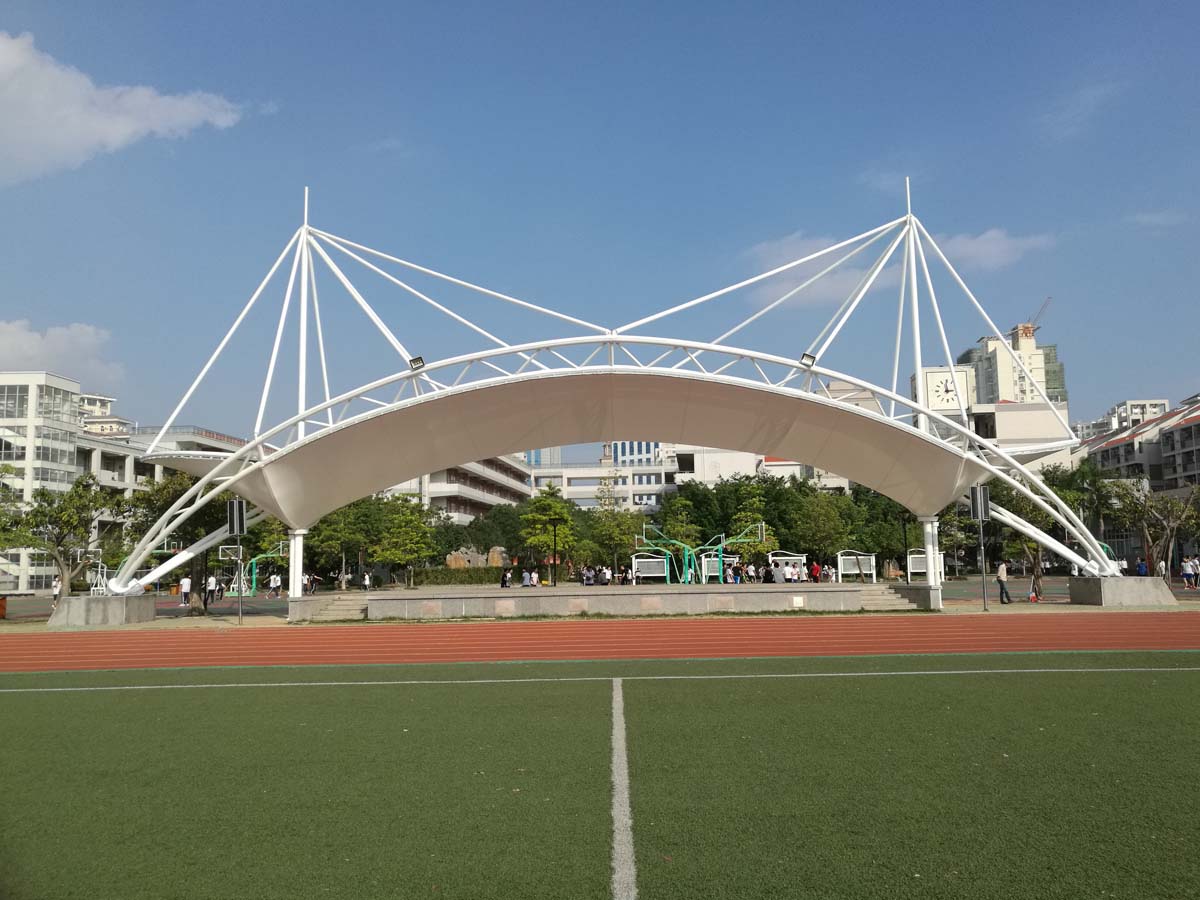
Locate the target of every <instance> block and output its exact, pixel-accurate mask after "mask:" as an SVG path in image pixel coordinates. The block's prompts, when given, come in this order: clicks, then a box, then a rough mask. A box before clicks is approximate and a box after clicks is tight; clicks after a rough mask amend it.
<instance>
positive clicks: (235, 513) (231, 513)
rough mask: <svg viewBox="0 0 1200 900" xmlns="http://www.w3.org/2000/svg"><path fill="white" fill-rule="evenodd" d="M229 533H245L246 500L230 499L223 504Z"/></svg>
mask: <svg viewBox="0 0 1200 900" xmlns="http://www.w3.org/2000/svg"><path fill="white" fill-rule="evenodd" d="M225 514H226V519H227V521H228V523H229V533H230V534H245V533H246V501H245V500H230V501H228V502H227V503H226V505H225Z"/></svg>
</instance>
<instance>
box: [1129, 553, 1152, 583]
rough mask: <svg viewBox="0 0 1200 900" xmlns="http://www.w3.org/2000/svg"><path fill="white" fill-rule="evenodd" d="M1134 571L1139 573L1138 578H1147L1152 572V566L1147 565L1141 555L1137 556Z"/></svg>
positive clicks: (1136, 573)
mask: <svg viewBox="0 0 1200 900" xmlns="http://www.w3.org/2000/svg"><path fill="white" fill-rule="evenodd" d="M1133 573H1134V574H1135V575H1137V577H1138V578H1145V577H1146V576H1147V575H1149V574H1150V567H1149V566H1147V565H1146V561H1145V560H1144V559H1142V558H1141V557H1140V556H1139V557H1138V558H1137V565H1136V566H1135V567H1134V569H1133Z"/></svg>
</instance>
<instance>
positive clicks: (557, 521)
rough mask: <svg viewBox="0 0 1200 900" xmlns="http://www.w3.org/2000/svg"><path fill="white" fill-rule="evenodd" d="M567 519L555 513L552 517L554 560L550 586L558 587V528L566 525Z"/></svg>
mask: <svg viewBox="0 0 1200 900" xmlns="http://www.w3.org/2000/svg"><path fill="white" fill-rule="evenodd" d="M566 521H567V519H566V517H565V516H564V515H563V514H562V513H554V514H553V515H551V516H550V528H551V530H552V532H553V535H554V538H553V540H554V558H553V561H552V562H551V566H552V568H551V570H550V586H551V587H558V526H559V525H562V524H565V523H566Z"/></svg>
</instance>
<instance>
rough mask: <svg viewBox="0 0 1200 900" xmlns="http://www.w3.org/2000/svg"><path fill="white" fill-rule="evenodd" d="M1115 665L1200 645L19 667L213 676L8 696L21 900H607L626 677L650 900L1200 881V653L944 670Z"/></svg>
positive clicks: (1143, 892) (3, 809)
mask: <svg viewBox="0 0 1200 900" xmlns="http://www.w3.org/2000/svg"><path fill="white" fill-rule="evenodd" d="M1092 667H1099V668H1109V669H1111V668H1135V667H1155V668H1176V669H1178V668H1187V667H1193V668H1195V667H1200V653H1087V654H1076V653H1072V654H1012V655H1008V654H999V655H989V656H932V657H931V656H910V657H858V658H838V659H830V658H826V659H819V658H818V659H814V658H805V659H769V660H766V659H764V660H725V661H679V662H673V661H655V662H595V663H519V664H514V663H501V664H491V665H440V666H371V667H355V668H334V667H314V668H305V669H296V668H273V669H193V670H182V669H177V670H166V671H141V672H95V673H53V674H44V675H0V690H3V689H8V690H11V689H14V688H18V689H28V688H47V687H58V688H63V687H88V688H95V687H105V686H135V685H160V686H161V685H190V686H188V687H183V688H181V689H170V688H163V689H153V690H115V691H65V692H48V693H47V692H18V693H12V692H9V693H0V723H2V727H0V758H2V759H3V760H4V766H3V771H2V774H0V897H2V898H4V900H26V898H28V900H33V898H38V900H43V898H53V900H57V898H72V897H79V898H114V900H116V898H120V900H135V898H164V900H166V898H222V900H230V898H297V897H331V898H375V897H404V898H407V897H459V898H490V897H496V898H500V897H505V898H508V897H512V898H517V897H554V898H589V897H597V898H602V897H608V896H610V894H611V889H610V849H611V841H612V817H611V807H610V804H611V783H610V765H611V753H612V744H611V727H612V718H611V703H612V683H611V680H610V679H611V678H613V677H620V678H623V679H625V680H624V685H623V688H624V698H625V719H626V727H627V740H628V752H629V772H630V783H631V794H632V809H633V840H634V849H635V854H636V862H637V870H638V871H637V879H638V888H639V896H640V897H641V898H643V900H652V898H707V897H712V898H718V897H719V898H733V897H789V898H791V897H819V898H864V897H865V898H872V897H880V898H884V897H887V898H894V897H901V898H903V897H922V898H930V897H933V898H938V897H946V898H950V897H972V898H992V897H994V898H1001V897H1004V898H1008V897H1039V898H1041V897H1062V898H1067V897H1070V898H1089V900H1091V898H1100V897H1104V898H1107V897H1136V898H1159V897H1161V898H1168V897H1170V898H1180V897H1195V896H1200V853H1197V850H1196V848H1197V847H1198V846H1200V815H1198V813H1197V810H1198V809H1200V775H1198V774H1197V772H1198V769H1197V766H1198V760H1200V671H1155V672H1113V671H1108V672H1087V671H1073V672H1065V673H1064V672H1043V673H1039V672H1032V671H1024V672H1020V673H1017V674H1000V673H996V674H948V673H949V672H951V671H955V670H984V669H1035V668H1053V669H1063V668H1070V669H1077V670H1083V669H1087V668H1092ZM889 671H893V672H894V671H903V672H914V671H927V672H932V671H936V672H938V673H939V674H931V675H900V676H888V675H879V676H878V677H875V676H874V675H871V676H867V677H840V675H839V676H838V677H781V678H776V677H755V678H744V677H721V678H711V677H704V678H696V677H695V676H714V675H719V676H747V675H755V676H774V675H786V676H791V675H803V674H806V673H807V674H814V673H821V674H830V675H835V674H837V673H853V672H858V673H886V672H889ZM660 676H684V677H683V678H678V677H672V678H669V679H662V678H660ZM530 678H537V679H546V680H543V681H525V682H522V683H517V684H513V683H508V684H502V683H501V684H496V683H465V684H464V683H450V682H454V681H472V680H478V679H499V680H509V681H511V680H516V679H530ZM570 679H578V680H570ZM406 680H420V681H427V682H437V683H423V684H394V683H389V684H374V685H365V684H361V683H359V684H342V685H333V684H325V685H320V686H317V685H312V684H308V685H306V686H291V687H288V686H286V685H287V684H288V683H293V682H317V681H320V682H363V681H386V682H398V681H406ZM221 684H226V685H230V684H237V685H247V684H256V685H260V686H239V687H228V688H221V687H215V686H214V685H221ZM196 685H209V686H208V687H198V686H196Z"/></svg>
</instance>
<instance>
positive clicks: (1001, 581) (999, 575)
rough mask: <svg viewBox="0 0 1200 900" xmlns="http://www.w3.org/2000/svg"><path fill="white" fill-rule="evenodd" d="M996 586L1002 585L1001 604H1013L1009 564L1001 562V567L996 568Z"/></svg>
mask: <svg viewBox="0 0 1200 900" xmlns="http://www.w3.org/2000/svg"><path fill="white" fill-rule="evenodd" d="M996 584H998V585H1000V602H1001V603H1012V597H1011V596H1009V593H1008V563H1006V562H1005V561H1004V560H1000V565H998V566H996Z"/></svg>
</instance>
